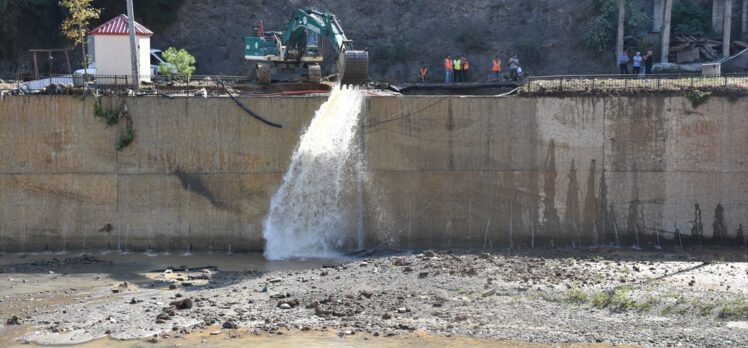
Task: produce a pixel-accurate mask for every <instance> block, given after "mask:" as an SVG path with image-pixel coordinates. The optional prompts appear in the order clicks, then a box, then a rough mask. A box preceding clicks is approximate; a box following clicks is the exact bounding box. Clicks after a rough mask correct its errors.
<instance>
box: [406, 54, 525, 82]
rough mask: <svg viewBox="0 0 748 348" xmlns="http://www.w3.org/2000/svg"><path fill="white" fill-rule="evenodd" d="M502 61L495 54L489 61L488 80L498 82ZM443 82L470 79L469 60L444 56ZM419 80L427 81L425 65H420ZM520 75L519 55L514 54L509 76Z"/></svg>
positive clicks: (510, 60) (463, 57)
mask: <svg viewBox="0 0 748 348" xmlns="http://www.w3.org/2000/svg"><path fill="white" fill-rule="evenodd" d="M501 69H502V61H501V58H499V56H495V57H494V59H493V61H492V62H491V74H490V77H489V80H490V81H496V82H498V81H499V80H500V79H501V71H502V70H501ZM444 72H445V74H444V83H452V82H468V81H470V75H469V73H470V61H469V60H468V58H467V57H465V56H464V55H460V56H455V57H454V58H452V56H446V57H445V58H444ZM419 73H420V77H421V82H427V81H428V77H429V70H428V68H427V67H426V65H422V66H421V70H420V72H419ZM520 76H522V67H520V66H519V57H518V56H517V55H516V54H515V55H513V56H512V57H511V58H509V78H510V79H512V80H513V81H517V80H519V78H520Z"/></svg>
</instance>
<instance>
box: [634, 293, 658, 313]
mask: <svg viewBox="0 0 748 348" xmlns="http://www.w3.org/2000/svg"><path fill="white" fill-rule="evenodd" d="M658 304H660V299H659V298H657V297H654V296H649V297H647V299H645V300H644V301H641V302H638V303H637V304H636V309H638V310H639V312H647V311H649V310H650V309H652V307H654V306H656V305H658Z"/></svg>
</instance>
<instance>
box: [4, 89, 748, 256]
mask: <svg viewBox="0 0 748 348" xmlns="http://www.w3.org/2000/svg"><path fill="white" fill-rule="evenodd" d="M325 99H326V98H325V97H255V98H242V99H241V101H242V102H243V103H245V104H246V105H247V106H249V107H250V108H251V109H252V110H254V111H255V112H256V113H258V114H260V115H262V116H263V117H265V118H267V119H268V120H270V121H272V122H274V123H278V124H281V125H282V126H283V128H281V129H277V128H273V127H269V126H267V125H265V124H263V123H261V122H259V121H257V120H255V119H254V118H251V117H250V116H248V115H247V114H246V113H245V112H244V111H243V110H241V109H240V108H239V107H238V106H237V105H236V104H235V103H234V102H233V101H232V100H230V99H227V98H208V99H203V98H177V99H168V98H159V97H131V98H124V99H123V98H118V99H116V98H102V99H101V109H103V110H119V108H121V107H122V106H124V105H126V106H127V110H128V115H129V117H130V118H131V121H132V124H131V126H132V130H133V131H134V134H135V138H134V141H133V142H132V143H131V144H129V145H128V146H127V147H125V148H124V149H122V150H121V151H118V150H117V149H116V146H115V143H116V142H117V141H118V139H119V136H120V134H121V133H122V132H123V130H125V129H126V128H127V127H128V126H127V124H126V123H127V122H125V121H123V122H120V124H118V125H115V126H107V125H106V124H105V122H104V121H103V120H102V119H100V118H97V117H95V115H94V110H95V107H94V104H95V101H94V99H93V98H90V97H89V98H83V99H81V98H78V97H74V96H18V97H9V98H5V99H4V100H3V101H0V148H2V149H3V151H2V152H1V153H0V251H61V250H68V251H70V250H100V249H110V250H130V251H146V250H172V251H186V250H188V249H189V250H203V251H210V250H212V251H216V252H227V251H229V250H233V251H239V250H262V249H263V248H264V241H263V238H262V219H263V218H264V217H265V216H266V214H267V210H268V207H269V205H270V197H271V196H272V195H273V193H274V192H275V191H276V190H277V188H278V186H279V185H280V182H281V178H282V175H283V173H284V172H285V171H286V169H287V167H288V163H289V160H290V158H291V153H292V152H293V150H294V148H295V147H296V146H297V143H298V139H299V136H300V134H301V133H302V132H303V131H304V129H305V128H306V127H307V126H308V124H309V121H310V119H311V117H312V116H313V115H314V112H315V110H317V108H318V107H319V106H320V104H321V103H322V102H324V100H325ZM747 108H748V99H746V98H741V97H735V98H734V97H719V96H712V97H710V98H708V99H707V100H706V101H705V102H704V103H702V104H700V105H696V106H695V105H694V103H692V102H691V101H690V100H689V99H688V98H685V97H678V96H665V97H663V96H660V97H658V96H650V97H571V98H557V97H538V98H521V97H513V98H497V97H460V96H448V97H445V96H404V97H402V96H401V97H396V96H387V97H378V96H373V97H369V98H367V100H366V102H365V106H364V117H363V120H362V122H363V123H364V124H362V127H361V129H362V130H363V131H362V132H361V134H360V136H359V141H360V142H361V146H360V148H361V149H362V150H361V151H363V152H364V154H363V155H364V156H363V157H364V159H365V161H366V167H367V169H368V171H367V176H366V180H367V183H368V185H365V186H362V187H363V188H364V189H363V190H364V192H363V193H362V195H363V202H364V203H363V205H360V204H356V202H351V204H349V206H351V207H352V209H353V210H355V211H354V212H352V215H355V216H357V219H356V220H357V221H356V223H358V221H359V218H360V221H361V222H362V226H363V229H364V234H363V235H364V239H365V240H364V241H363V244H364V246H365V247H366V248H372V247H374V246H380V245H389V246H390V247H393V248H401V249H410V248H414V249H415V248H452V247H456V248H460V247H463V248H481V249H486V250H490V249H499V248H515V249H516V248H532V247H536V248H537V247H549V246H556V247H559V246H560V247H566V246H571V245H575V246H579V245H610V244H613V245H623V246H630V245H638V246H641V247H651V246H662V247H673V246H680V245H681V244H682V245H684V246H689V245H709V244H716V245H740V244H744V243H745V238H746V233H745V232H744V228H743V225H745V224H746V223H747V222H746V221H745V219H746V216H748V202H746V197H748V183H746V180H745V178H746V177H747V175H748V138H747V137H745V134H748V119H746V116H745V110H746V109H747Z"/></svg>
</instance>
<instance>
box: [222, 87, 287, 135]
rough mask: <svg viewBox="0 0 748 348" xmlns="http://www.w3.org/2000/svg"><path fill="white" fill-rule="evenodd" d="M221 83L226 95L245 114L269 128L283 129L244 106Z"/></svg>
mask: <svg viewBox="0 0 748 348" xmlns="http://www.w3.org/2000/svg"><path fill="white" fill-rule="evenodd" d="M219 82H220V83H221V86H223V88H224V89H225V90H226V93H227V94H228V95H229V97H231V100H233V101H234V103H236V105H238V106H239V107H240V108H241V109H242V110H244V112H246V113H248V114H249V115H250V116H252V117H254V118H256V119H257V120H258V121H260V122H262V123H264V124H266V125H268V126H271V127H275V128H283V126H281V125H279V124H277V123H274V122H271V121H269V120H267V119H265V118H264V117H262V116H260V115H258V114H256V113H255V112H254V111H252V110H251V109H250V108H249V107H248V106H246V105H244V104H243V103H242V102H240V101H239V100H238V99H236V97H234V95H233V94H231V92H230V91H229V89H228V87H226V84H225V83H223V81H219Z"/></svg>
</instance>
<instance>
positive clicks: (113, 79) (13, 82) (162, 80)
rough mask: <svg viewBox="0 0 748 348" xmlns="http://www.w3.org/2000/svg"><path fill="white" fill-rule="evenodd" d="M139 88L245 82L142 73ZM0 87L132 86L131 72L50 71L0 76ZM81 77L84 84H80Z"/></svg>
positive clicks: (184, 88)
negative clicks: (33, 75) (31, 77)
mask: <svg viewBox="0 0 748 348" xmlns="http://www.w3.org/2000/svg"><path fill="white" fill-rule="evenodd" d="M138 78H139V80H140V81H141V84H140V85H141V89H142V90H143V91H153V92H155V93H158V92H159V91H167V90H168V91H175V90H176V91H183V92H184V91H189V90H191V89H202V88H219V87H222V83H225V84H226V85H227V86H232V85H236V84H239V83H246V82H248V78H247V77H246V76H230V75H192V76H184V75H171V76H165V75H142V76H139V77H138ZM0 80H2V82H0V90H18V91H21V92H24V93H34V92H39V91H44V90H46V89H48V88H50V86H55V87H59V88H67V87H78V88H82V87H84V85H85V87H86V88H88V89H102V90H104V89H106V90H114V91H123V90H127V89H130V88H132V85H133V76H132V75H85V76H84V75H78V74H72V75H70V74H67V75H50V76H46V77H43V78H42V79H39V80H32V81H24V80H27V78H26V79H24V77H23V76H20V75H4V76H0ZM84 81H85V84H84Z"/></svg>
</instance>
